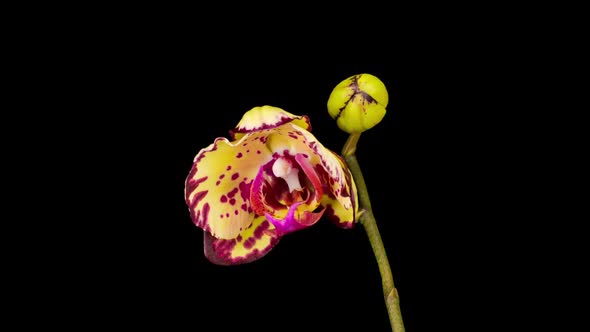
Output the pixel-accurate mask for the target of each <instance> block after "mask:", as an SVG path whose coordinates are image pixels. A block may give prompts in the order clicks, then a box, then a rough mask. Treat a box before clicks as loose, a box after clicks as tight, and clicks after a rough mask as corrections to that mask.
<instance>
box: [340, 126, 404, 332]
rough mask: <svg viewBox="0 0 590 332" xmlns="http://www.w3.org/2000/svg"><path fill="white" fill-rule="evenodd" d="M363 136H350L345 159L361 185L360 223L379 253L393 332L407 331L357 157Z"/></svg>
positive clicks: (344, 155)
mask: <svg viewBox="0 0 590 332" xmlns="http://www.w3.org/2000/svg"><path fill="white" fill-rule="evenodd" d="M360 135H361V134H360V133H352V134H351V135H350V136H349V137H348V139H347V141H346V143H345V144H344V147H343V149H342V156H343V157H344V160H345V161H346V164H347V165H348V167H349V169H350V172H351V173H352V176H353V178H354V181H355V183H356V186H357V191H358V196H359V215H360V218H359V220H360V223H361V224H362V225H363V227H364V228H365V232H366V233H367V237H368V238H369V242H370V243H371V248H372V249H373V253H374V254H375V259H376V260H377V265H378V266H379V272H380V274H381V281H382V287H383V297H384V299H385V305H386V307H387V313H388V315H389V322H390V324H391V329H392V331H393V332H404V331H405V327H404V323H403V320H402V314H401V309H400V304H399V294H398V292H397V289H396V288H395V284H394V281H393V276H392V273H391V267H390V265H389V260H388V259H387V254H386V252H385V247H384V245H383V240H382V239H381V234H380V233H379V228H378V227H377V221H376V220H375V216H374V215H373V210H372V207H371V200H370V199H369V192H368V190H367V186H366V184H365V180H364V177H363V173H362V171H361V168H360V166H359V163H358V160H357V158H356V154H355V152H356V146H357V143H358V141H359V138H360Z"/></svg>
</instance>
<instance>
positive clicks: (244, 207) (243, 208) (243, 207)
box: [240, 203, 248, 212]
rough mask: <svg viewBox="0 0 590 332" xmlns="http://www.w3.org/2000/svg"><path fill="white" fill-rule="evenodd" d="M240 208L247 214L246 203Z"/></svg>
mask: <svg viewBox="0 0 590 332" xmlns="http://www.w3.org/2000/svg"><path fill="white" fill-rule="evenodd" d="M240 207H241V208H242V210H244V211H246V212H248V205H246V203H244V204H242V206H240Z"/></svg>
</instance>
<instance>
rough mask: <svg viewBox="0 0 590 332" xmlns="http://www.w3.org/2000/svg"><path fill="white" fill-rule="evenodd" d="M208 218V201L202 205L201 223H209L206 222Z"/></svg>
mask: <svg viewBox="0 0 590 332" xmlns="http://www.w3.org/2000/svg"><path fill="white" fill-rule="evenodd" d="M208 219H209V203H205V205H203V219H202V225H209V224H208V222H207V220H208Z"/></svg>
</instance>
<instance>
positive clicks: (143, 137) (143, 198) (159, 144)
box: [46, 12, 510, 331]
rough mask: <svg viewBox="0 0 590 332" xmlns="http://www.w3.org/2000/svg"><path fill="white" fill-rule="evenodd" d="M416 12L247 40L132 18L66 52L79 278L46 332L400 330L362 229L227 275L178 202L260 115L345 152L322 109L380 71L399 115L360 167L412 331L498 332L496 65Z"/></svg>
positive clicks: (299, 243) (368, 135) (489, 52)
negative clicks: (232, 136) (358, 77)
mask: <svg viewBox="0 0 590 332" xmlns="http://www.w3.org/2000/svg"><path fill="white" fill-rule="evenodd" d="M420 13H421V12H413V16H411V19H410V17H403V15H402V14H399V17H398V16H395V17H394V18H391V17H390V18H387V17H378V19H377V18H376V19H375V20H366V21H361V22H357V23H359V24H357V25H354V24H353V25H351V26H344V27H343V26H341V25H336V24H335V23H334V25H333V26H330V25H329V24H328V26H329V27H328V28H327V29H322V30H313V29H311V31H303V30H299V29H288V32H287V31H283V30H280V31H277V32H276V33H275V32H273V27H274V26H277V25H278V26H283V27H284V26H285V25H286V24H288V23H286V22H284V21H282V20H281V19H275V20H272V22H269V21H268V20H266V21H265V20H263V21H258V22H254V23H252V22H249V24H251V25H248V29H247V30H243V29H241V28H240V27H229V26H227V25H225V28H224V29H222V28H221V26H224V25H223V24H220V23H218V24H217V25H215V24H213V25H210V24H204V23H202V22H201V23H198V24H197V23H194V20H189V19H186V20H184V18H183V19H179V20H178V21H177V20H175V18H174V17H170V16H166V15H163V16H157V15H156V16H150V18H145V17H144V18H140V19H137V17H134V19H133V20H127V18H128V17H127V16H126V17H123V19H121V20H116V23H112V22H110V21H100V20H99V21H98V22H99V23H100V24H98V25H97V26H95V27H94V28H92V29H89V30H84V32H83V33H82V34H81V35H80V36H77V38H66V44H68V50H70V49H71V48H72V45H74V47H73V50H72V51H68V52H58V54H60V55H61V58H60V61H59V63H60V64H61V63H63V64H64V65H63V66H64V68H67V70H66V69H64V70H63V71H61V68H57V69H55V68H53V69H52V70H51V72H52V73H53V74H54V75H57V76H60V77H61V78H65V79H66V80H68V81H69V82H68V84H67V85H66V86H67V87H68V89H69V90H68V95H69V96H72V97H71V98H69V99H68V103H67V107H68V109H70V108H71V109H72V110H74V111H75V113H73V114H74V115H73V116H72V115H70V114H69V115H65V114H63V115H59V114H58V116H61V117H63V118H64V119H66V118H67V119H68V120H67V121H74V122H75V123H76V125H74V126H69V127H68V129H69V130H72V133H71V135H68V136H67V138H64V141H67V143H68V146H71V150H69V152H68V155H69V156H70V157H72V156H74V161H73V162H70V163H68V166H67V167H65V169H63V168H62V169H60V171H61V172H63V173H64V174H67V175H68V176H73V177H74V178H75V179H76V180H75V184H74V186H73V187H72V189H71V193H72V194H73V196H74V197H72V198H71V201H70V202H78V204H71V205H70V211H71V212H72V215H73V216H74V218H75V219H76V220H79V222H75V223H73V224H72V225H70V226H69V227H68V229H67V232H69V233H72V234H74V235H72V236H67V239H68V241H67V244H65V243H66V242H64V244H61V246H63V248H60V249H61V250H60V255H62V257H66V258H68V259H67V260H66V263H65V265H66V266H67V267H68V268H73V270H74V272H73V273H71V274H67V276H65V277H62V276H61V274H58V275H59V277H56V279H58V280H59V285H61V286H60V287H54V288H53V289H52V291H51V294H53V295H52V296H51V297H53V296H58V297H65V296H67V301H66V302H68V303H69V304H71V305H68V306H67V308H68V309H64V310H63V311H62V313H61V314H60V315H58V316H53V317H52V319H56V320H57V321H61V319H66V320H68V319H73V320H74V321H75V322H76V323H75V324H76V325H78V324H81V325H83V326H105V327H112V326H117V327H125V328H151V327H156V328H157V329H158V330H176V329H181V327H182V329H190V330H210V329H212V328H219V329H222V330H233V329H242V330H256V331H277V330H279V331H280V330H284V329H287V328H292V329H295V330H299V329H301V330H303V329H305V330H316V329H317V330H324V329H326V330H335V331H357V330H363V331H387V330H388V329H389V322H388V317H387V312H386V308H385V303H384V300H383V297H382V293H381V292H382V290H381V282H380V275H379V270H378V267H377V264H376V262H375V259H374V256H373V253H372V251H371V247H370V245H369V242H368V240H367V237H366V235H365V233H364V230H363V228H362V227H360V225H357V227H355V228H354V229H352V230H342V229H338V228H336V227H334V226H333V225H331V224H329V223H327V222H326V221H325V220H321V221H320V222H319V223H318V224H317V225H315V226H314V227H311V228H309V229H305V230H303V231H301V232H296V233H293V234H290V235H289V236H286V237H285V238H283V239H282V240H281V242H280V243H279V244H278V245H277V246H276V247H275V248H274V249H273V250H272V251H271V252H270V253H269V254H268V255H267V256H265V257H264V258H263V259H261V260H259V261H256V262H254V263H250V264H246V265H241V266H231V267H222V266H216V265H213V264H211V263H210V262H208V261H207V260H206V259H205V257H204V255H203V248H202V241H203V239H202V237H203V234H202V231H201V230H200V229H199V228H197V227H196V226H194V225H193V224H192V223H191V220H190V217H189V213H188V208H187V206H186V205H185V202H184V197H183V188H184V180H185V178H186V176H187V175H188V172H189V170H190V167H191V164H192V160H193V158H194V156H195V155H196V154H197V153H198V151H199V150H200V149H201V148H203V147H206V146H207V145H209V144H210V143H212V142H213V140H214V139H215V138H216V137H219V136H225V137H228V131H229V130H230V129H232V128H233V127H234V126H235V125H236V124H237V123H238V122H239V120H240V118H241V116H242V114H243V113H244V112H246V111H248V110H249V109H251V108H252V107H255V106H261V105H273V106H277V107H281V108H283V109H285V110H286V111H288V112H291V113H294V114H307V115H309V117H310V119H311V123H312V133H313V134H314V135H315V136H316V137H317V138H318V139H319V140H320V141H321V142H322V143H323V144H324V145H325V146H326V147H328V148H331V149H332V150H334V151H340V149H341V148H342V145H343V144H344V142H345V140H346V137H347V134H346V133H343V132H341V131H340V130H339V129H338V128H337V126H336V124H335V123H334V121H333V120H332V119H331V118H330V116H329V115H328V113H327V109H326V102H327V100H328V96H329V94H330V92H331V91H332V89H333V87H334V86H335V85H336V84H338V83H339V82H340V81H342V80H344V79H346V78H348V77H349V76H351V75H355V74H360V73H369V74H373V75H375V76H377V77H378V78H380V79H381V80H382V81H383V82H384V83H385V85H386V87H387V89H388V92H389V96H390V100H389V105H388V107H387V115H386V116H385V118H384V119H383V121H382V122H381V123H380V124H379V125H377V126H376V127H374V128H373V129H370V130H369V131H367V132H365V133H364V134H363V135H362V137H361V140H360V142H359V146H358V152H357V156H358V160H359V163H360V166H361V168H362V170H363V173H364V176H365V180H366V184H367V186H368V190H369V192H370V195H371V201H372V204H373V210H374V213H375V216H376V218H377V223H378V226H379V229H380V231H381V235H382V239H383V242H384V243H385V247H386V250H387V254H388V256H389V260H390V263H391V267H392V272H393V277H394V280H395V283H396V287H397V288H398V291H399V295H400V298H401V308H402V314H403V318H404V321H405V325H406V329H407V330H408V331H434V330H436V329H437V328H439V327H440V328H441V329H448V328H449V327H453V328H457V329H458V328H465V329H468V330H470V329H473V330H481V329H483V328H485V327H489V326H493V325H494V324H495V323H494V322H493V321H490V320H489V318H488V316H489V311H488V307H487V305H485V304H483V303H484V302H487V301H488V300H487V299H489V297H490V295H492V297H493V294H494V292H497V291H498V288H497V286H496V285H497V281H502V280H503V279H504V278H507V276H506V275H505V274H504V273H506V270H505V269H504V270H498V269H495V268H493V266H494V264H495V263H497V260H499V259H500V258H498V250H499V249H498V247H497V242H498V234H500V233H501V232H502V231H500V230H499V229H500V228H501V225H499V223H500V221H499V220H500V218H498V215H499V209H500V207H501V206H502V205H505V204H507V203H508V204H509V203H510V201H509V199H507V198H505V196H502V197H500V196H498V195H497V193H496V191H495V190H496V189H495V188H497V187H498V186H501V183H502V181H503V179H502V177H501V175H500V174H501V171H502V169H503V168H504V167H506V165H505V164H503V162H504V159H502V160H499V159H497V158H495V157H494V156H495V155H496V154H497V152H498V151H497V148H496V147H495V146H497V144H498V143H502V136H503V134H502V130H503V129H498V128H497V127H495V126H494V124H495V123H496V122H497V119H498V118H499V117H501V115H502V114H501V110H499V109H498V108H497V102H496V101H495V99H494V98H493V96H494V95H499V94H500V91H499V90H500V88H499V87H498V86H495V85H493V84H490V81H494V80H498V79H499V78H498V75H500V74H499V72H500V70H501V69H502V68H500V66H501V65H500V63H501V62H500V61H497V60H498V59H499V58H500V57H501V55H497V54H496V53H495V52H496V51H497V50H494V49H492V48H490V47H489V44H485V43H478V42H477V40H476V39H474V38H473V37H472V36H465V35H463V34H464V33H465V30H464V27H457V28H456V29H455V27H454V26H453V24H452V22H446V21H444V20H442V21H444V22H442V23H443V24H442V25H441V24H439V23H441V19H440V18H438V19H436V20H434V21H432V20H430V19H431V18H433V17H436V15H435V14H431V16H428V17H423V16H421V15H419V14H420ZM139 16H141V15H139ZM398 19H399V20H398ZM336 21H338V20H336ZM375 22H380V23H379V24H375ZM193 24H194V25H193ZM373 31H379V32H380V33H374V32H373ZM478 36H479V38H480V39H481V38H485V37H486V36H484V35H481V34H479V35H478ZM70 42H71V43H70ZM483 54H485V56H482V55H483ZM81 146H82V147H81ZM74 206H75V207H77V208H74ZM502 241H504V243H506V240H502ZM494 244H495V245H496V246H494ZM490 280H495V281H496V282H490ZM65 289H67V290H68V291H67V292H65V291H64V292H61V290H65ZM70 290H71V291H70ZM66 294H67V295H66ZM484 299H485V300H484ZM46 300H47V302H48V303H51V300H50V299H46ZM71 317H76V318H71Z"/></svg>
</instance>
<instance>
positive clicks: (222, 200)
mask: <svg viewBox="0 0 590 332" xmlns="http://www.w3.org/2000/svg"><path fill="white" fill-rule="evenodd" d="M219 200H220V201H221V203H225V202H227V196H225V195H221V198H220V199H219Z"/></svg>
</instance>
